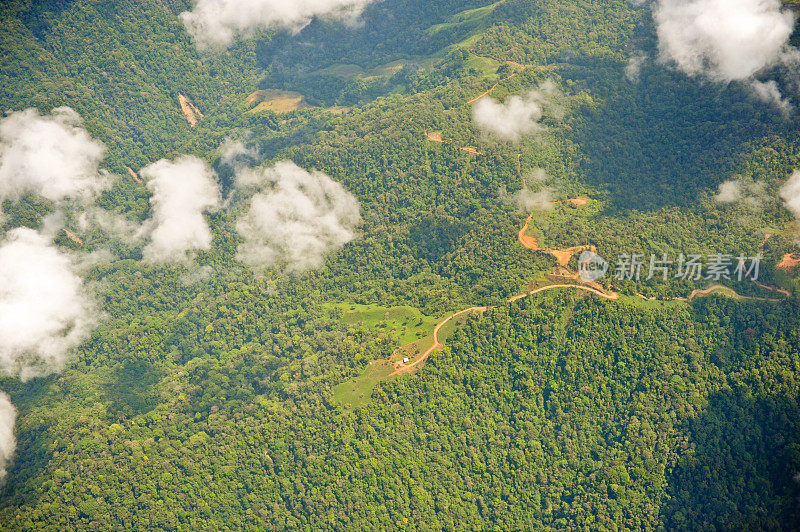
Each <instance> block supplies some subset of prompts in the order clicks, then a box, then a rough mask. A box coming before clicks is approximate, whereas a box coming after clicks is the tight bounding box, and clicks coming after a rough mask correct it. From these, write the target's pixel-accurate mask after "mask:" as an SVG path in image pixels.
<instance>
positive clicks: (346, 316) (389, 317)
mask: <svg viewBox="0 0 800 532" xmlns="http://www.w3.org/2000/svg"><path fill="white" fill-rule="evenodd" d="M332 307H334V308H336V309H338V310H340V311H341V312H342V315H341V318H340V319H341V320H342V322H344V323H348V324H352V325H361V326H363V327H364V328H366V329H367V330H371V331H373V332H383V333H386V334H388V335H389V336H390V337H392V338H394V339H395V340H396V341H397V344H396V345H397V347H400V346H401V345H405V344H408V343H411V342H414V341H417V340H420V339H421V338H424V337H425V336H427V335H429V334H430V333H431V331H433V328H434V327H435V326H436V324H437V323H439V319H438V318H436V317H431V316H426V315H425V314H423V313H422V312H420V311H419V310H418V309H416V308H414V307H409V306H402V307H384V306H381V305H359V304H355V303H336V304H333V305H332Z"/></svg>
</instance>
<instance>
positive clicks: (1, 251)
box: [0, 228, 96, 380]
mask: <svg viewBox="0 0 800 532" xmlns="http://www.w3.org/2000/svg"><path fill="white" fill-rule="evenodd" d="M0 279H2V281H3V282H2V284H0V372H1V373H3V374H6V375H10V376H18V377H20V378H21V379H23V380H27V379H30V378H32V377H37V376H42V375H48V374H50V373H53V372H57V371H60V370H61V369H62V368H63V367H64V365H65V364H66V362H67V358H68V356H69V354H70V352H71V351H72V349H74V348H75V347H77V346H78V345H79V344H80V343H81V342H83V341H84V340H85V339H86V338H87V337H88V335H89V332H90V331H91V328H92V326H93V325H94V323H95V321H96V320H95V312H94V305H93V302H92V300H91V299H90V298H89V297H88V296H87V295H86V294H85V293H84V289H83V283H82V281H81V279H80V277H78V275H77V274H76V273H75V268H74V265H73V264H72V263H71V261H70V259H69V258H68V257H67V256H66V255H64V254H62V253H61V252H60V251H59V250H58V249H57V248H56V247H55V246H53V245H52V243H51V242H50V241H49V240H48V239H47V238H45V237H43V236H42V235H41V234H39V233H38V232H36V231H33V230H31V229H27V228H19V229H14V230H12V231H9V232H8V233H7V234H6V237H5V239H4V240H2V241H0Z"/></svg>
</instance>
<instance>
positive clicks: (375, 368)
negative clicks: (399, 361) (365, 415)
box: [332, 360, 394, 408]
mask: <svg viewBox="0 0 800 532" xmlns="http://www.w3.org/2000/svg"><path fill="white" fill-rule="evenodd" d="M393 371H394V367H393V366H392V365H391V364H390V363H389V362H387V361H385V360H376V361H374V362H372V363H371V364H369V365H367V367H366V368H365V369H364V372H363V373H362V374H361V375H359V376H358V377H356V378H355V379H351V380H349V381H345V382H343V383H341V384H339V385H337V386H335V387H334V388H333V390H332V393H333V400H334V401H335V402H337V403H339V404H341V405H343V406H346V407H348V408H358V407H359V406H363V405H364V404H366V403H367V402H368V401H369V399H370V397H371V396H372V390H373V389H374V388H375V385H376V384H378V383H379V382H380V381H382V380H383V379H385V378H387V377H388V376H389V375H390V374H391V373H392V372H393Z"/></svg>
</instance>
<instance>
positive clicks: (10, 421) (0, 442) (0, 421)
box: [0, 392, 17, 485]
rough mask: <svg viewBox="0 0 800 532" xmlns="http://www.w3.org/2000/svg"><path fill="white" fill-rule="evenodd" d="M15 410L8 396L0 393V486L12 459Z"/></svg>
mask: <svg viewBox="0 0 800 532" xmlns="http://www.w3.org/2000/svg"><path fill="white" fill-rule="evenodd" d="M16 420H17V409H16V408H14V405H13V404H11V398H10V397H9V396H8V394H6V393H4V392H0V485H2V484H3V483H4V482H5V479H6V467H8V464H9V463H10V462H11V459H12V458H13V457H14V450H15V449H16V448H17V440H16V439H15V438H14V424H15V422H16Z"/></svg>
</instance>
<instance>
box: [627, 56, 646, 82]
mask: <svg viewBox="0 0 800 532" xmlns="http://www.w3.org/2000/svg"><path fill="white" fill-rule="evenodd" d="M645 63H647V54H646V53H644V52H642V51H638V52H636V53H635V54H633V55H632V56H631V57H630V58H629V59H628V64H627V65H625V77H626V78H627V80H628V81H630V82H631V83H639V76H640V75H641V73H642V68H643V67H644V65H645Z"/></svg>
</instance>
